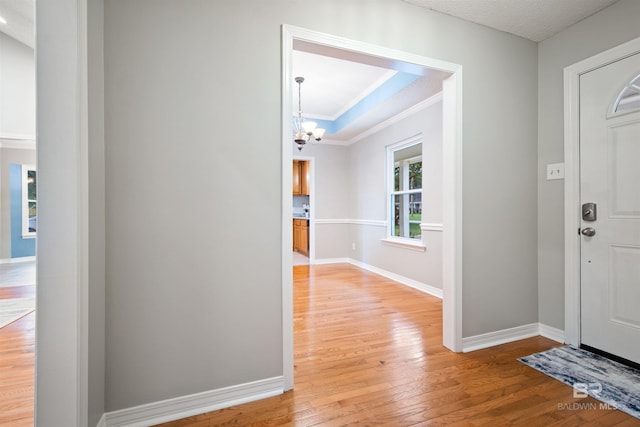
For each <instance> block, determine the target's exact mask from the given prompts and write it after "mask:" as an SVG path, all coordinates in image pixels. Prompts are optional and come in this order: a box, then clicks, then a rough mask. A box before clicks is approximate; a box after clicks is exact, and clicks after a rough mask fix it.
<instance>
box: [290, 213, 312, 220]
mask: <svg viewBox="0 0 640 427" xmlns="http://www.w3.org/2000/svg"><path fill="white" fill-rule="evenodd" d="M292 218H293V219H309V217H308V216H304V215H298V214H293V215H292Z"/></svg>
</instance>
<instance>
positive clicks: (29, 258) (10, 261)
mask: <svg viewBox="0 0 640 427" xmlns="http://www.w3.org/2000/svg"><path fill="white" fill-rule="evenodd" d="M35 260H36V257H34V256H23V257H20V258H2V259H0V264H16V263H18V262H28V261H35Z"/></svg>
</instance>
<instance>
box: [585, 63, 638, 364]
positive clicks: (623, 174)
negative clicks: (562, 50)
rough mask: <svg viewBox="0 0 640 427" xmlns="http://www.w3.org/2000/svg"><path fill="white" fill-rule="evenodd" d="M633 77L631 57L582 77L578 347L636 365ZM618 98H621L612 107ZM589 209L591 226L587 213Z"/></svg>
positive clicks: (635, 107)
mask: <svg viewBox="0 0 640 427" xmlns="http://www.w3.org/2000/svg"><path fill="white" fill-rule="evenodd" d="M639 74H640V54H636V55H633V56H630V57H627V58H625V59H622V60H619V61H616V62H614V63H612V64H609V65H606V66H604V67H601V68H598V69H596V70H593V71H591V72H588V73H585V74H583V75H581V77H580V200H581V203H582V204H583V205H582V214H583V215H582V222H581V228H580V232H581V234H582V235H581V236H580V239H581V245H580V250H581V254H580V258H581V261H580V262H581V266H580V276H581V284H580V293H581V294H580V327H581V343H582V344H585V345H588V346H590V347H593V348H595V349H598V350H602V351H605V352H607V353H610V354H613V355H616V356H619V357H622V358H624V359H627V360H630V361H633V362H636V363H640V103H638V101H637V100H636V98H635V96H636V95H634V93H636V94H640V85H638V84H635V83H634V84H630V83H631V82H633V81H634V78H636V77H637V76H638V75H639ZM636 82H638V83H640V79H638V80H636ZM634 86H635V87H636V88H637V91H636V88H634ZM625 87H626V89H625ZM621 93H622V94H623V98H624V99H623V100H622V102H618V98H619V95H620V94H621ZM587 203H594V204H595V208H592V207H591V206H589V205H585V204H587ZM590 211H591V212H590ZM594 211H595V220H593V218H590V215H589V214H590V213H591V214H593V212H594ZM593 232H595V234H594V235H592V236H590V234H592V233H593Z"/></svg>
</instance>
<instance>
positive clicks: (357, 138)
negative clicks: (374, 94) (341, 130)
mask: <svg viewBox="0 0 640 427" xmlns="http://www.w3.org/2000/svg"><path fill="white" fill-rule="evenodd" d="M441 101H442V92H438V93H436V94H435V95H433V96H431V97H429V98H427V99H425V100H424V101H421V102H419V103H417V104H416V105H414V106H413V107H410V108H407V109H406V110H404V111H402V112H401V113H398V114H396V115H395V116H392V117H389V118H388V119H387V120H385V121H383V122H380V123H378V124H377V125H375V126H373V127H371V128H369V129H367V130H366V131H364V132H362V133H360V134H358V135H356V136H354V137H353V138H351V139H350V140H348V141H347V142H346V144H345V145H351V144H355V143H356V142H358V141H360V140H362V139H364V138H366V137H368V136H371V135H373V134H375V133H377V132H380V131H381V130H383V129H385V128H387V127H389V126H391V125H394V124H396V123H398V122H399V121H401V120H403V119H406V118H407V117H409V116H411V115H413V114H416V113H417V112H419V111H422V110H424V109H425V108H428V107H430V106H432V105H434V104H437V103H438V102H441Z"/></svg>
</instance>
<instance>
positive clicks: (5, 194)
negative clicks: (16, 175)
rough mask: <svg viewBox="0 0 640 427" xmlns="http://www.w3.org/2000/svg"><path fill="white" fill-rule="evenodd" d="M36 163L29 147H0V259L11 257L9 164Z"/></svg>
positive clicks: (34, 154) (33, 153)
mask: <svg viewBox="0 0 640 427" xmlns="http://www.w3.org/2000/svg"><path fill="white" fill-rule="evenodd" d="M11 163H15V164H21V165H32V166H35V164H36V151H35V150H33V149H31V150H27V149H14V148H0V174H1V175H0V259H9V258H11V197H10V194H9V193H10V191H9V188H10V185H9V184H10V182H9V165H10V164H11Z"/></svg>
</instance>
